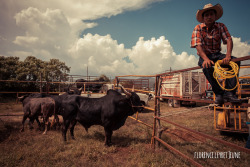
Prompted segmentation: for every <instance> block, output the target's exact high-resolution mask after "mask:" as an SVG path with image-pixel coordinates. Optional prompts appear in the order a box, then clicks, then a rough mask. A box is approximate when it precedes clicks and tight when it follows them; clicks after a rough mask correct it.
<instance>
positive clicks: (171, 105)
mask: <svg viewBox="0 0 250 167" xmlns="http://www.w3.org/2000/svg"><path fill="white" fill-rule="evenodd" d="M168 106H169V107H173V100H172V99H168Z"/></svg>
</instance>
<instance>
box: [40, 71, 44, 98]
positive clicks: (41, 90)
mask: <svg viewBox="0 0 250 167" xmlns="http://www.w3.org/2000/svg"><path fill="white" fill-rule="evenodd" d="M42 92H43V89H42V73H40V93H42Z"/></svg>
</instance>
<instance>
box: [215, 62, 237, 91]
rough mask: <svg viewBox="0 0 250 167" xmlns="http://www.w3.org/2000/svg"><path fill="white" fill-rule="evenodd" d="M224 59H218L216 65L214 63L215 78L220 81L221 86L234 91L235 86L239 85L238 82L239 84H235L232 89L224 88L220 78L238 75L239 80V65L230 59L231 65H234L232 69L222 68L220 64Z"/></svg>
mask: <svg viewBox="0 0 250 167" xmlns="http://www.w3.org/2000/svg"><path fill="white" fill-rule="evenodd" d="M222 62H223V61H222V60H218V61H217V62H216V63H215V65H214V74H213V76H214V78H215V79H216V81H217V82H218V84H219V85H220V87H221V88H222V89H223V90H226V91H232V90H234V89H235V88H237V86H238V82H237V84H236V85H235V87H234V88H232V89H226V88H224V87H223V86H221V84H220V82H219V80H218V79H219V78H220V79H230V78H234V77H236V79H237V81H238V73H239V66H238V65H237V64H236V63H235V62H233V61H230V62H229V66H231V67H232V69H231V70H228V71H227V69H226V68H222V67H221V66H220V64H221V63H222Z"/></svg>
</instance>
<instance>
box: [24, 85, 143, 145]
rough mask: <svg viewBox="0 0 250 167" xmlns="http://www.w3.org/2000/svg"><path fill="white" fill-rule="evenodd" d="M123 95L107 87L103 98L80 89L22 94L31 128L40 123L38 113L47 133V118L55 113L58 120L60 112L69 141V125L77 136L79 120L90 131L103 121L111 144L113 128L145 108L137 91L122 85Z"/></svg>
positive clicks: (64, 138) (107, 141) (55, 119)
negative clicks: (87, 94)
mask: <svg viewBox="0 0 250 167" xmlns="http://www.w3.org/2000/svg"><path fill="white" fill-rule="evenodd" d="M121 90H122V92H123V93H124V94H125V95H122V94H121V93H119V92H118V91H116V90H108V91H107V94H106V95H105V96H103V97H101V98H87V97H82V96H80V94H81V90H77V89H76V90H74V92H70V91H68V92H66V93H64V94H62V95H43V94H30V95H29V96H22V97H20V101H21V102H22V103H23V111H24V115H23V120H22V129H21V131H24V123H25V120H26V119H27V118H29V120H30V121H29V125H30V128H31V127H32V124H33V122H34V120H36V121H37V123H38V125H39V127H40V126H41V124H40V122H39V119H38V117H39V116H42V117H43V120H44V123H45V125H46V126H45V131H44V134H46V132H47V129H48V126H49V123H48V122H49V121H48V118H49V117H51V116H52V115H54V119H53V121H52V124H51V125H53V124H54V123H55V122H57V123H58V122H59V119H58V116H57V115H61V116H62V117H63V124H62V136H63V140H64V141H66V133H67V130H68V128H70V134H71V137H72V139H74V127H75V125H76V123H77V122H79V123H80V124H81V125H82V126H83V127H84V128H85V129H86V131H88V128H89V127H91V126H92V125H101V126H103V127H104V130H105V145H106V146H110V145H112V143H111V136H112V133H113V131H114V130H117V129H119V128H120V127H121V126H123V125H124V124H125V121H126V119H127V117H128V116H131V115H133V114H134V113H135V112H137V111H141V110H142V109H143V107H142V104H141V101H140V97H139V96H138V95H137V94H136V93H135V92H127V91H126V90H125V89H124V88H123V87H121Z"/></svg>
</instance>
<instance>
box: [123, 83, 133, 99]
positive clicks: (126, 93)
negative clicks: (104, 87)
mask: <svg viewBox="0 0 250 167" xmlns="http://www.w3.org/2000/svg"><path fill="white" fill-rule="evenodd" d="M121 89H122V92H123V93H125V95H127V96H128V97H131V96H132V94H131V93H129V92H128V91H126V90H125V89H124V88H123V86H121Z"/></svg>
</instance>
